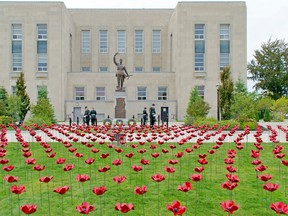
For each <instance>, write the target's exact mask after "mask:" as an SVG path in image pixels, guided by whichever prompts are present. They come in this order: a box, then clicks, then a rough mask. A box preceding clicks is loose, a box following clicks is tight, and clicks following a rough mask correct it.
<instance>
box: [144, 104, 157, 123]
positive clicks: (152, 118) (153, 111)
mask: <svg viewBox="0 0 288 216" xmlns="http://www.w3.org/2000/svg"><path fill="white" fill-rule="evenodd" d="M149 119H150V127H153V125H154V124H155V123H156V109H155V104H152V106H151V107H150V108H149ZM147 120H148V113H147V108H146V107H144V110H143V125H146V122H147Z"/></svg>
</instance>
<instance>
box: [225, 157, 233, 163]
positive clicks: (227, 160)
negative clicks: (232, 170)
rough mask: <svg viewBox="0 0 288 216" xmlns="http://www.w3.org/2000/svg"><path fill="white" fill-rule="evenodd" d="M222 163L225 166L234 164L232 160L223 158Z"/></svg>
mask: <svg viewBox="0 0 288 216" xmlns="http://www.w3.org/2000/svg"><path fill="white" fill-rule="evenodd" d="M224 163H225V164H234V160H233V159H232V158H225V159H224Z"/></svg>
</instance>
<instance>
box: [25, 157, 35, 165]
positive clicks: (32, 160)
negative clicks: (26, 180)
mask: <svg viewBox="0 0 288 216" xmlns="http://www.w3.org/2000/svg"><path fill="white" fill-rule="evenodd" d="M25 163H26V164H35V163H36V160H35V158H27V159H26V160H25Z"/></svg>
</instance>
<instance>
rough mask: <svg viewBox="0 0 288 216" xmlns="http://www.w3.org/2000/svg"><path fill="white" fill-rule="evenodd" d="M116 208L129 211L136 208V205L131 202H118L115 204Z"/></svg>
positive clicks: (123, 211)
mask: <svg viewBox="0 0 288 216" xmlns="http://www.w3.org/2000/svg"><path fill="white" fill-rule="evenodd" d="M115 210H117V211H121V212H122V213H127V212H129V211H131V210H134V206H133V204H132V203H129V204H127V203H122V204H120V203H117V204H116V205H115Z"/></svg>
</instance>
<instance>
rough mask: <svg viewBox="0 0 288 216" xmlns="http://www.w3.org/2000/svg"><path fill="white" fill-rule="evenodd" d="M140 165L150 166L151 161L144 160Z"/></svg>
mask: <svg viewBox="0 0 288 216" xmlns="http://www.w3.org/2000/svg"><path fill="white" fill-rule="evenodd" d="M140 163H141V164H143V165H149V164H150V161H149V160H145V159H143V158H142V159H141V161H140Z"/></svg>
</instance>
